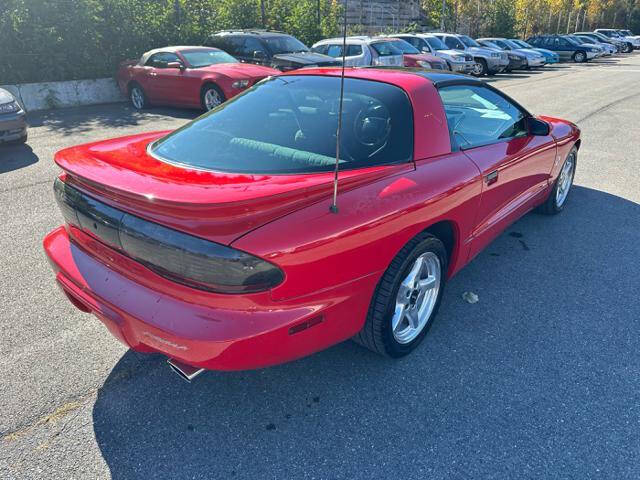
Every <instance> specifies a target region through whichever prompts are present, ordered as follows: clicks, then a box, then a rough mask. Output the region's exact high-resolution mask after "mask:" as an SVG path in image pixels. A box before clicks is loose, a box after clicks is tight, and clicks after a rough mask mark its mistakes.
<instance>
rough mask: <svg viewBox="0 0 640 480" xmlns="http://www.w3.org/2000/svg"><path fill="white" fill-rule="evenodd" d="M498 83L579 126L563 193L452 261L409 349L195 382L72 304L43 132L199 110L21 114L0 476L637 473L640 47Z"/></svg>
mask: <svg viewBox="0 0 640 480" xmlns="http://www.w3.org/2000/svg"><path fill="white" fill-rule="evenodd" d="M489 81H491V82H492V83H493V84H494V85H495V86H497V87H498V88H501V89H504V91H506V92H507V93H508V94H510V95H512V96H513V97H514V98H516V99H517V100H518V101H520V102H521V103H522V104H523V105H525V106H526V107H528V108H529V109H530V110H531V111H533V112H535V113H544V114H549V115H556V116H560V117H563V118H567V119H569V120H572V121H574V122H576V123H578V124H579V126H580V127H581V128H582V133H583V137H582V138H583V143H582V148H581V151H580V156H579V163H578V172H577V175H576V178H575V183H576V186H575V189H574V190H573V192H572V194H571V197H570V199H569V201H568V204H567V206H566V209H565V211H564V212H563V213H562V214H561V215H558V216H555V217H544V216H540V215H536V214H530V215H527V216H526V217H524V218H523V219H521V220H520V221H519V222H517V223H516V224H514V225H512V226H511V227H510V228H509V229H508V231H507V232H505V234H503V235H502V236H501V237H500V238H498V239H497V240H496V241H495V242H494V243H493V244H491V245H490V246H489V248H488V249H487V250H486V251H485V252H484V253H482V254H481V255H479V256H478V257H477V258H476V259H475V260H474V261H473V262H472V263H471V264H470V265H469V266H468V267H466V268H465V269H464V270H463V271H462V272H461V273H460V274H459V275H457V276H456V277H455V278H454V279H453V280H452V281H451V282H450V283H449V285H448V287H447V292H446V294H445V297H444V301H443V305H442V307H441V310H440V314H439V317H438V319H437V322H436V324H435V325H434V327H433V328H432V330H431V332H430V334H429V336H428V337H427V339H426V341H425V342H424V343H423V344H422V346H421V347H420V348H419V349H418V350H417V351H416V352H414V354H412V355H411V356H409V357H407V358H404V359H401V360H399V361H391V360H387V359H383V358H380V357H378V356H376V355H374V354H372V353H369V352H368V351H366V350H364V349H362V348H360V347H358V346H357V345H355V344H353V343H350V342H346V343H343V344H340V345H337V346H335V347H333V348H331V349H329V350H327V351H324V352H321V353H318V354H316V355H313V356H311V357H309V358H306V359H302V360H299V361H296V362H293V363H290V364H287V365H282V366H278V367H273V368H269V369H265V370H260V371H253V372H242V373H217V372H208V373H206V374H204V375H202V376H201V377H199V378H198V380H197V381H196V382H195V383H193V384H191V385H188V384H186V383H184V382H183V381H181V380H180V379H179V378H178V377H177V376H176V375H173V374H172V373H171V372H170V371H169V369H168V368H167V366H166V364H165V362H164V358H163V357H161V356H144V355H139V354H136V353H133V352H130V351H127V350H126V349H125V348H124V347H123V346H122V345H120V344H119V343H118V342H117V341H116V340H114V339H113V338H112V337H111V336H110V335H109V334H108V332H107V330H106V329H105V328H104V327H103V326H102V324H101V323H100V322H98V321H97V320H95V319H94V318H93V317H91V316H88V315H84V314H81V313H79V312H78V311H76V310H75V309H74V308H73V307H72V306H71V305H70V304H69V302H68V301H66V300H65V298H64V297H63V295H62V294H61V292H60V291H59V290H58V289H57V288H56V287H55V285H54V279H53V275H52V273H51V271H50V269H49V266H48V264H47V262H46V260H45V256H44V254H43V252H42V248H41V241H42V238H43V236H44V235H45V234H46V233H47V232H48V231H50V230H51V229H53V228H54V227H56V226H57V225H59V224H60V223H61V222H62V218H61V215H60V214H59V212H58V210H57V208H56V206H55V204H54V200H53V194H52V188H51V186H52V181H53V179H54V177H55V175H56V173H57V171H58V169H57V167H56V166H55V165H54V164H53V162H52V156H53V153H54V152H55V151H56V150H58V149H60V148H63V147H67V146H71V145H74V144H77V143H81V142H88V141H93V140H99V139H104V138H109V137H115V136H120V135H127V134H132V133H137V132H141V131H149V130H160V129H165V128H174V127H177V126H180V125H182V124H183V123H184V122H185V121H187V120H188V119H190V118H193V117H195V116H196V115H197V112H193V111H186V110H175V109H154V110H150V111H148V112H145V113H137V112H134V111H132V110H131V109H130V108H129V107H127V106H124V105H104V106H93V107H83V108H76V109H66V110H58V111H51V112H44V113H35V114H32V115H30V116H29V123H30V125H31V129H30V140H29V146H25V147H0V205H2V210H3V212H4V215H3V222H2V224H1V225H0V251H1V252H2V254H1V255H0V312H2V315H0V329H1V330H2V335H0V371H2V372H3V376H2V380H1V383H0V385H1V386H0V411H1V412H2V414H1V416H0V478H2V479H5V478H7V479H13V478H38V479H44V478H67V479H71V478H82V479H86V478H115V479H132V478H167V479H170V478H224V479H228V478H250V479H256V478H322V479H324V478H367V479H369V478H385V479H386V478H391V477H395V478H420V479H423V478H430V479H455V478H504V479H513V478H519V479H521V478H563V479H565V478H566V479H569V478H575V479H581V480H582V479H585V478H608V479H623V478H630V479H631V478H633V479H637V478H639V477H640V393H639V392H640V389H639V388H638V385H639V380H640V356H639V355H638V353H637V352H638V351H639V350H640V335H639V334H638V327H639V326H640V325H639V324H640V302H639V301H638V294H639V293H640V288H639V287H638V285H639V282H638V278H637V275H638V270H639V268H638V266H639V261H638V258H639V257H640V169H639V168H638V167H639V166H640V165H639V160H638V158H639V157H640V144H639V139H640V113H639V112H640V54H637V53H636V54H633V55H628V56H625V57H619V58H615V59H610V60H599V61H595V62H593V63H589V64H585V65H564V64H563V65H558V66H556V67H548V68H545V69H544V71H532V72H526V73H517V74H513V75H510V76H506V75H504V76H499V77H495V78H492V79H490V80H489ZM465 291H472V292H475V293H476V294H477V295H478V296H479V299H480V300H479V302H478V303H475V304H469V303H466V302H465V301H464V300H462V297H461V296H462V293H463V292H465Z"/></svg>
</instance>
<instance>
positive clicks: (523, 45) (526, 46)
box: [511, 40, 533, 48]
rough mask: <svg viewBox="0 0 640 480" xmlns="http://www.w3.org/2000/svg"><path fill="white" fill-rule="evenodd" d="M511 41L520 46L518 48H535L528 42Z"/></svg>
mask: <svg viewBox="0 0 640 480" xmlns="http://www.w3.org/2000/svg"><path fill="white" fill-rule="evenodd" d="M511 41H512V42H513V43H515V44H516V45H518V48H533V46H532V45H529V44H528V43H527V42H524V41H522V40H511Z"/></svg>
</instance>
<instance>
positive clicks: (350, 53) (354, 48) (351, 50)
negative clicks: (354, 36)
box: [347, 45, 362, 57]
mask: <svg viewBox="0 0 640 480" xmlns="http://www.w3.org/2000/svg"><path fill="white" fill-rule="evenodd" d="M358 55H362V45H347V57H356V56H358Z"/></svg>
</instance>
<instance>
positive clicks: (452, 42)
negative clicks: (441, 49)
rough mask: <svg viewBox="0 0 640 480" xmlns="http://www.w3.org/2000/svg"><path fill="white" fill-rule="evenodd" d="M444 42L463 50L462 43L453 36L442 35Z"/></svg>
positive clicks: (448, 45)
mask: <svg viewBox="0 0 640 480" xmlns="http://www.w3.org/2000/svg"><path fill="white" fill-rule="evenodd" d="M444 43H445V44H446V45H447V47H449V48H453V49H457V50H464V45H463V44H462V42H461V41H460V40H458V39H457V38H455V37H444Z"/></svg>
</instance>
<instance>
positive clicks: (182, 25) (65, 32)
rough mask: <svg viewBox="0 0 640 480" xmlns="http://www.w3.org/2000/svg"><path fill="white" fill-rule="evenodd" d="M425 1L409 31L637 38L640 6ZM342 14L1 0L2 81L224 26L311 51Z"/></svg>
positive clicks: (535, 0) (80, 68)
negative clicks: (627, 33)
mask: <svg viewBox="0 0 640 480" xmlns="http://www.w3.org/2000/svg"><path fill="white" fill-rule="evenodd" d="M350 1H363V0H350ZM414 1H416V0H414ZM419 1H420V6H421V10H422V15H421V18H419V19H416V22H415V23H413V24H410V25H403V26H402V29H403V30H415V29H421V30H425V29H426V30H428V29H437V28H439V27H440V25H442V24H443V23H444V25H445V28H446V29H447V30H449V31H458V32H463V33H468V34H470V35H472V36H484V35H491V36H522V37H527V36H529V35H532V34H534V33H539V32H552V33H556V32H557V33H565V32H567V31H571V32H572V31H575V30H582V29H593V28H597V27H617V28H631V29H632V30H634V29H635V30H636V31H640V0H445V4H444V8H443V3H442V0H419ZM365 3H367V2H366V0H364V1H363V4H365ZM341 15H342V3H341V2H340V1H339V0H2V2H0V84H11V83H26V82H41V81H56V80H70V79H84V78H97V77H104V76H110V75H113V74H114V72H115V70H116V68H117V65H118V63H119V62H120V61H122V60H124V59H130V58H137V57H139V56H140V55H141V54H142V53H143V52H144V51H146V50H150V49H151V48H155V47H159V46H164V45H178V44H196V45H198V44H202V42H203V41H204V40H205V39H206V37H207V36H208V35H210V34H211V33H212V32H215V31H217V30H221V29H229V28H269V29H274V30H282V31H285V32H288V33H291V34H292V35H295V36H296V37H298V38H299V39H300V40H302V41H303V42H305V43H306V44H307V45H310V44H312V43H314V42H315V41H317V40H319V39H322V38H326V37H332V36H336V35H339V34H340V31H341ZM350 33H359V32H357V26H353V27H351V30H350Z"/></svg>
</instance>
